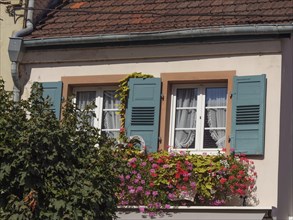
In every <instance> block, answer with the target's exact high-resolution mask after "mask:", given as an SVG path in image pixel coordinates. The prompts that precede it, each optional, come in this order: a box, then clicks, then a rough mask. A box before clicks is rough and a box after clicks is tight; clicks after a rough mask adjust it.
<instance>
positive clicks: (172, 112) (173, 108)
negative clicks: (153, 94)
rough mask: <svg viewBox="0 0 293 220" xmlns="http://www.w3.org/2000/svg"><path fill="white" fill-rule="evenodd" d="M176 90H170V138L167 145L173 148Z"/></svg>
mask: <svg viewBox="0 0 293 220" xmlns="http://www.w3.org/2000/svg"><path fill="white" fill-rule="evenodd" d="M175 94H176V89H175V88H173V89H172V94H171V123H170V137H169V144H170V145H171V146H172V147H174V138H175V115H176V95H175Z"/></svg>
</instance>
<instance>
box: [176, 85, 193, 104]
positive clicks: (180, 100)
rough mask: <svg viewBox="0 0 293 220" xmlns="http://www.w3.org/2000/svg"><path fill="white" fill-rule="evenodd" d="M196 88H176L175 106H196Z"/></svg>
mask: <svg viewBox="0 0 293 220" xmlns="http://www.w3.org/2000/svg"><path fill="white" fill-rule="evenodd" d="M196 105H197V89H177V93H176V107H196Z"/></svg>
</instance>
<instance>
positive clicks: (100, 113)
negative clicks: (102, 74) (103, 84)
mask: <svg viewBox="0 0 293 220" xmlns="http://www.w3.org/2000/svg"><path fill="white" fill-rule="evenodd" d="M96 101H97V104H96V105H97V113H96V115H97V120H98V121H97V122H98V124H97V128H98V129H100V130H101V129H102V120H103V119H102V116H103V91H102V90H100V89H98V90H97V98H96Z"/></svg>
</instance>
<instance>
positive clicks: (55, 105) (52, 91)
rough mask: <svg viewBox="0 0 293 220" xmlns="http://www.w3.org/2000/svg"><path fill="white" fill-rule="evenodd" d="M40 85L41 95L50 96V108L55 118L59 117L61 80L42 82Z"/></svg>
mask: <svg viewBox="0 0 293 220" xmlns="http://www.w3.org/2000/svg"><path fill="white" fill-rule="evenodd" d="M42 86H43V97H44V98H47V97H49V98H50V100H51V102H52V110H53V111H54V112H55V115H56V118H57V119H60V110H61V95H62V82H44V83H42Z"/></svg>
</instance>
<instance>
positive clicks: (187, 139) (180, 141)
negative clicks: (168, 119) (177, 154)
mask: <svg viewBox="0 0 293 220" xmlns="http://www.w3.org/2000/svg"><path fill="white" fill-rule="evenodd" d="M174 139H175V140H174V142H175V148H186V149H187V148H195V130H183V131H175V138H174Z"/></svg>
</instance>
